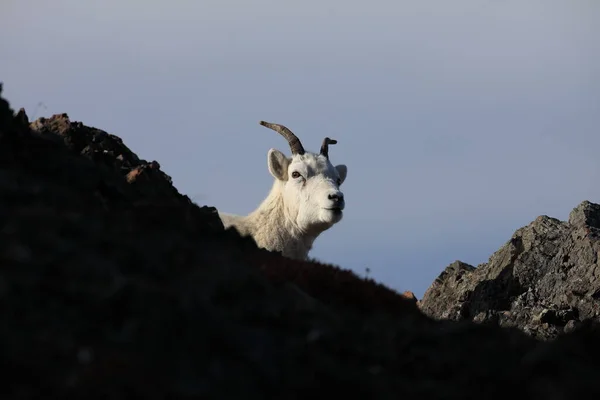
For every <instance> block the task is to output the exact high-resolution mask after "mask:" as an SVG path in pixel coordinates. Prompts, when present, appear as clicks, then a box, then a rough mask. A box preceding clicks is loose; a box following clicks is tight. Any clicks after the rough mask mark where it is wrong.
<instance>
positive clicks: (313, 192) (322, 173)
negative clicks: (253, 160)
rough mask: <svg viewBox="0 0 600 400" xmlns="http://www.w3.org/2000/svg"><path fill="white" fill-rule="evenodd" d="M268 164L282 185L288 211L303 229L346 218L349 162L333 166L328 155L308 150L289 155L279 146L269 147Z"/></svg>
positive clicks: (321, 228)
mask: <svg viewBox="0 0 600 400" xmlns="http://www.w3.org/2000/svg"><path fill="white" fill-rule="evenodd" d="M268 165H269V172H270V173H271V175H273V176H274V177H275V179H277V180H279V181H280V184H281V185H282V192H283V201H284V204H285V210H286V214H287V215H288V216H289V217H291V218H292V219H293V220H295V221H296V224H297V225H298V227H299V228H301V229H302V230H304V231H307V232H308V231H322V230H325V229H328V228H329V227H331V226H332V225H333V224H335V223H337V222H339V221H340V220H341V219H342V215H343V210H344V207H345V201H344V194H343V193H342V192H341V191H340V185H341V184H342V183H343V182H344V181H345V180H346V175H347V171H348V169H347V167H346V166H345V165H336V166H333V165H332V164H331V162H330V161H329V159H327V158H326V157H325V156H323V155H321V154H313V153H308V152H306V153H304V154H302V155H294V156H293V157H292V158H287V157H286V156H285V155H284V154H283V153H282V152H280V151H279V150H276V149H271V150H269V155H268Z"/></svg>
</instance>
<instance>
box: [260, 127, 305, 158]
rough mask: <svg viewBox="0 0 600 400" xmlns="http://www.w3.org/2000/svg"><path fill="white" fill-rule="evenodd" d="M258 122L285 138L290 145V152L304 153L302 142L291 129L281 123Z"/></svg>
mask: <svg viewBox="0 0 600 400" xmlns="http://www.w3.org/2000/svg"><path fill="white" fill-rule="evenodd" d="M260 124H261V125H262V126H264V127H267V128H269V129H273V130H274V131H275V132H277V133H279V134H280V135H281V136H283V137H284V138H286V140H287V141H288V144H289V145H290V149H291V150H292V154H300V155H302V154H304V153H305V151H304V147H302V143H301V142H300V139H298V137H297V136H296V135H294V133H293V132H292V131H290V130H289V129H288V128H286V127H285V126H283V125H279V124H272V123H270V122H265V121H260Z"/></svg>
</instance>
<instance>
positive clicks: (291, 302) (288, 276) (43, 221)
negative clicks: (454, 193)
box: [0, 99, 600, 399]
mask: <svg viewBox="0 0 600 400" xmlns="http://www.w3.org/2000/svg"><path fill="white" fill-rule="evenodd" d="M543 243H546V242H545V241H542V242H540V243H538V242H536V241H532V242H525V241H523V244H522V245H521V246H523V248H527V246H534V247H535V246H538V247H539V246H543ZM520 254H525V253H523V251H521V253H520ZM549 257H550V256H549ZM557 257H558V256H557ZM571 260H573V259H571ZM571 262H575V261H571ZM513 264H514V262H513ZM523 284H525V283H522V285H523ZM507 287H508V289H503V290H501V291H500V293H501V294H502V293H505V292H507V291H508V293H510V296H513V295H515V296H516V295H519V294H518V293H519V291H520V290H521V289H519V290H516V289H515V290H513V289H512V288H513V286H511V284H508V286H507ZM485 293H488V294H489V293H494V296H495V295H496V294H495V293H496V292H494V291H487V292H485ZM520 293H522V292H520ZM539 293H542V294H543V293H544V292H539ZM484 297H485V296H484ZM482 298H483V297H482ZM497 298H498V302H500V303H502V301H504V300H503V299H504V298H503V297H502V296H501V295H498V296H497ZM511 298H512V297H511ZM0 299H1V304H2V314H1V315H2V321H1V323H0V352H1V353H0V357H1V358H0V359H1V360H2V363H3V366H4V367H6V368H5V369H4V370H5V371H6V372H5V373H4V374H3V377H4V379H5V382H6V383H4V384H3V385H0V397H1V398H2V399H16V398H19V399H33V398H64V399H82V398H85V399H128V398H140V397H141V398H144V399H166V398H169V399H191V398H218V399H226V398H232V399H240V398H244V399H248V398H256V399H264V398H278V399H304V398H308V397H313V396H316V395H327V396H328V397H330V398H331V396H336V397H337V396H339V397H345V398H374V399H392V398H393V399H397V398H401V397H402V396H416V397H417V398H428V399H438V398H439V399H453V398H456V399H458V398H460V399H471V398H472V399H475V398H477V399H480V398H498V399H499V398H506V396H514V395H516V394H522V395H524V396H527V397H528V398H534V399H537V398H540V399H541V398H544V399H550V398H551V399H567V398H569V399H570V398H574V397H578V396H583V394H585V395H592V396H593V395H598V394H600V384H598V383H597V372H598V370H599V368H600V357H597V355H600V354H599V353H600V344H598V342H599V340H598V339H600V335H599V334H598V332H597V328H596V327H595V325H593V324H585V323H582V324H580V326H578V327H577V328H578V329H574V330H573V331H571V332H570V333H569V334H568V335H565V336H564V337H559V338H558V339H556V340H553V341H547V342H543V341H538V340H536V339H535V338H533V337H531V336H529V335H527V334H526V333H523V332H521V331H520V330H518V329H511V328H500V327H498V326H487V325H479V324H476V323H473V322H471V321H445V320H444V321H437V320H435V319H433V318H430V317H428V316H426V315H425V314H424V313H423V312H422V311H421V310H420V309H419V308H418V307H417V305H416V304H415V302H414V301H412V300H410V299H408V298H407V297H404V296H402V295H400V294H398V293H396V292H394V291H393V290H390V289H388V288H386V287H385V286H383V285H379V284H376V283H375V282H373V281H369V280H364V279H361V278H359V277H358V276H356V275H355V274H353V273H352V272H350V271H347V270H344V269H342V268H338V267H336V266H332V265H325V264H319V263H316V262H308V261H307V262H302V261H294V260H290V259H285V258H283V257H281V256H280V255H278V254H275V253H270V252H267V251H265V250H260V249H257V248H256V246H255V245H254V243H253V242H252V240H250V239H247V238H246V239H244V238H240V237H239V235H237V234H236V232H235V231H231V230H228V231H224V230H223V227H222V224H221V223H220V221H219V219H218V218H217V216H216V213H215V209H214V208H211V207H198V206H196V205H195V204H193V203H192V202H191V201H190V200H189V198H188V197H187V196H184V195H182V194H180V193H179V192H178V191H177V190H176V189H175V188H174V187H173V186H172V184H171V180H170V178H169V177H168V176H167V175H166V174H165V173H164V172H163V171H161V169H160V165H159V163H158V162H155V161H152V162H147V161H145V160H142V159H139V158H138V157H137V156H136V155H135V154H134V153H133V152H131V151H130V150H129V149H128V148H127V147H126V146H125V144H124V143H123V142H122V141H121V139H119V138H118V137H116V136H114V135H110V134H108V133H106V132H103V131H101V130H99V129H95V128H91V127H87V126H85V125H83V124H82V123H79V122H72V121H70V120H69V118H68V116H67V115H66V114H62V115H55V116H53V117H52V118H48V119H43V118H41V119H38V120H36V121H34V122H31V123H30V122H29V121H28V119H27V116H26V114H25V112H24V111H23V110H21V111H19V112H18V113H17V114H16V115H15V113H14V112H13V110H11V109H10V108H9V104H8V103H7V102H6V101H5V100H4V99H0ZM480 303H481V304H479V303H478V304H479V305H478V306H477V307H478V308H475V306H473V308H472V310H477V311H479V312H480V311H481V310H483V308H486V307H487V308H488V309H492V306H488V305H486V304H483V303H482V301H480ZM503 304H504V303H503ZM482 307H483V308H482ZM474 312H475V311H469V313H470V314H468V315H471V314H473V313H474Z"/></svg>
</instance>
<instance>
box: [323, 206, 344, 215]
mask: <svg viewBox="0 0 600 400" xmlns="http://www.w3.org/2000/svg"><path fill="white" fill-rule="evenodd" d="M326 210H329V211H333V212H334V213H336V214H341V213H342V210H343V209H342V207H329V208H326Z"/></svg>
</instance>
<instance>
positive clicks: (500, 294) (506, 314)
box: [419, 201, 600, 340]
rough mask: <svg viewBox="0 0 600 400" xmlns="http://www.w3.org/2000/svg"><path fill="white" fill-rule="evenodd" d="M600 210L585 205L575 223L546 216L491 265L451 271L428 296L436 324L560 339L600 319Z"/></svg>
mask: <svg viewBox="0 0 600 400" xmlns="http://www.w3.org/2000/svg"><path fill="white" fill-rule="evenodd" d="M599 253H600V205H598V204H594V203H591V202H589V201H584V202H582V203H581V204H580V205H578V206H577V207H575V208H574V209H573V211H571V213H570V216H569V220H568V221H559V220H558V219H555V218H551V217H548V216H540V217H538V218H536V219H535V221H533V222H532V223H531V224H529V225H527V226H525V227H523V228H521V229H518V230H517V231H516V232H515V233H514V235H513V236H512V237H511V238H510V240H509V241H508V242H507V243H505V244H504V246H502V247H501V248H500V249H499V250H498V251H497V252H496V253H494V254H493V255H492V256H491V257H490V259H489V261H488V262H487V263H485V264H482V265H479V266H478V267H477V268H475V267H473V266H472V265H468V264H465V263H463V262H460V261H456V262H454V263H452V264H450V265H449V266H448V267H447V268H446V269H445V270H444V271H443V272H442V273H441V274H440V276H439V277H438V278H437V279H436V281H435V282H434V283H433V284H432V285H431V286H430V287H429V289H428V290H427V291H426V292H425V294H424V296H423V299H421V301H420V302H419V306H420V308H421V310H423V311H424V312H425V313H426V314H427V315H430V316H432V317H435V318H442V319H452V320H472V321H476V322H478V323H485V324H496V325H499V326H511V327H517V328H519V329H520V330H522V331H524V332H526V333H528V334H530V335H532V336H534V337H536V338H539V339H544V340H547V339H553V338H556V337H557V336H558V335H559V334H560V333H563V332H569V331H571V330H573V329H574V328H575V327H576V326H578V325H579V324H581V323H582V322H584V321H598V320H599V318H600V265H599V263H598V254H599Z"/></svg>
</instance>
